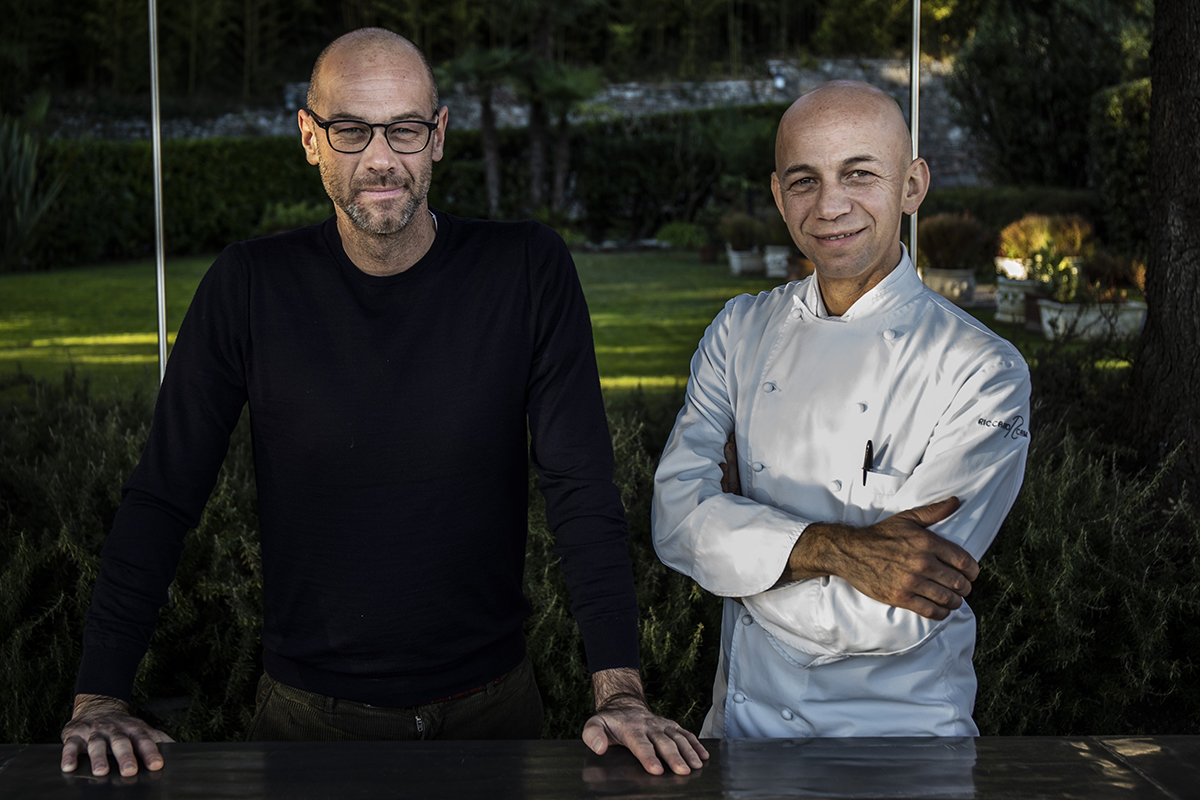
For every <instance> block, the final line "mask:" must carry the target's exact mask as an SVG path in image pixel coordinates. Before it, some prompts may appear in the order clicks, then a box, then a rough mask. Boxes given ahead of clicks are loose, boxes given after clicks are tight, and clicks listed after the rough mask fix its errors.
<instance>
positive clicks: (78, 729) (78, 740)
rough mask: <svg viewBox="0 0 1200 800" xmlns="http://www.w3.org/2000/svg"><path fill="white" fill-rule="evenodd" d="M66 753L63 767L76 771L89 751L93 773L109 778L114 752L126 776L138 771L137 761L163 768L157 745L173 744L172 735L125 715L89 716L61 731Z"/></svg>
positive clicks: (77, 718)
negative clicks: (110, 758)
mask: <svg viewBox="0 0 1200 800" xmlns="http://www.w3.org/2000/svg"><path fill="white" fill-rule="evenodd" d="M62 740H63V750H62V760H61V761H60V767H61V769H62V771H63V772H74V771H75V770H76V769H78V767H79V762H80V760H81V758H82V757H83V754H84V753H85V752H86V753H87V757H88V760H89V762H90V764H91V769H92V774H93V775H96V776H103V775H107V774H108V772H109V763H108V754H109V752H110V751H111V752H112V756H113V759H114V760H115V761H116V762H117V770H118V771H119V772H120V774H121V775H122V776H124V777H131V776H133V775H136V774H137V772H138V761H139V759H140V760H141V762H142V763H144V764H145V765H146V768H147V769H149V770H151V771H154V770H160V769H162V767H163V756H162V753H161V752H160V751H159V749H158V746H157V744H156V743H157V742H172V741H174V740H173V739H172V738H171V737H170V736H168V735H167V734H165V733H163V732H162V731H159V730H156V729H154V728H151V727H150V726H149V725H147V724H145V723H144V722H142V721H141V720H140V719H137V718H136V717H131V716H129V715H128V714H125V713H124V712H118V713H101V714H87V713H84V714H83V715H81V716H79V717H76V718H74V719H72V720H71V722H69V723H67V726H66V727H65V728H63V732H62Z"/></svg>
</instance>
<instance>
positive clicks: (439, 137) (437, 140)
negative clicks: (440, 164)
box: [429, 106, 450, 161]
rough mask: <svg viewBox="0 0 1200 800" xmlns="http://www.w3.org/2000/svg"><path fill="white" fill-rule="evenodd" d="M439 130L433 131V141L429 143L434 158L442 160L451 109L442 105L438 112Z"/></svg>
mask: <svg viewBox="0 0 1200 800" xmlns="http://www.w3.org/2000/svg"><path fill="white" fill-rule="evenodd" d="M437 123H438V126H437V130H435V131H434V132H433V141H432V142H430V143H429V149H430V150H431V151H432V155H433V160H434V161H441V160H442V154H443V153H444V151H445V147H446V128H447V127H448V126H449V125H450V109H448V108H446V106H442V107H441V109H439V110H438V113H437Z"/></svg>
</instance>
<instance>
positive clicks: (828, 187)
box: [816, 182, 852, 219]
mask: <svg viewBox="0 0 1200 800" xmlns="http://www.w3.org/2000/svg"><path fill="white" fill-rule="evenodd" d="M851 207H852V203H851V202H850V196H849V195H848V194H847V193H846V189H845V187H844V186H842V185H840V184H838V183H837V182H833V183H822V184H821V188H820V189H819V190H818V194H817V209H816V210H817V216H819V217H820V218H821V219H837V218H838V217H840V216H842V215H843V214H849V213H850V209H851Z"/></svg>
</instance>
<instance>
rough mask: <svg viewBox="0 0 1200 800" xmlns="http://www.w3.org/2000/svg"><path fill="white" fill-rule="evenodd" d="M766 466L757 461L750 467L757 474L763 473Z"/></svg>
mask: <svg viewBox="0 0 1200 800" xmlns="http://www.w3.org/2000/svg"><path fill="white" fill-rule="evenodd" d="M766 466H767V465H766V464H764V463H762V462H761V461H755V462H754V463H753V464H751V465H750V469H752V470H754V471H755V472H762V471H763V470H764V469H766Z"/></svg>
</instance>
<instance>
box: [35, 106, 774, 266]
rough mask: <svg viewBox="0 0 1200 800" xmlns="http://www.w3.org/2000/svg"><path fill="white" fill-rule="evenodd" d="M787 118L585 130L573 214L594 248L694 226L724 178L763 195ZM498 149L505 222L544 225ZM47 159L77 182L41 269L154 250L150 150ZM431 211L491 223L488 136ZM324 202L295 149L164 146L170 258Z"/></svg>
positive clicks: (461, 162) (454, 165)
mask: <svg viewBox="0 0 1200 800" xmlns="http://www.w3.org/2000/svg"><path fill="white" fill-rule="evenodd" d="M782 113H783V107H782V106H778V105H764V106H757V107H752V108H739V109H715V110H708V111H696V112H681V113H676V114H662V115H655V116H650V117H644V118H640V119H619V120H610V121H594V122H589V123H585V124H581V125H576V126H575V128H574V130H573V134H572V159H573V160H572V181H571V187H572V189H571V195H572V196H571V198H570V201H569V207H570V208H571V209H572V211H571V216H572V217H574V218H576V219H577V220H578V222H579V223H580V224H582V226H583V227H584V229H585V230H586V231H587V233H588V235H589V237H591V238H592V239H600V238H603V237H604V236H607V235H616V236H618V237H622V238H636V237H644V236H650V235H652V234H653V232H654V231H655V230H657V229H658V227H659V226H660V225H661V224H662V223H663V222H668V221H683V222H691V221H692V220H693V219H694V217H695V215H696V213H697V212H698V211H699V210H700V209H701V208H703V207H704V205H705V204H706V203H707V202H708V201H709V200H710V198H712V197H713V196H714V193H716V192H718V187H719V186H720V185H721V183H722V180H723V179H724V181H725V182H726V183H728V182H729V181H730V180H732V181H733V183H735V184H739V183H743V182H744V183H747V184H751V185H753V186H756V187H758V188H759V189H760V191H761V192H763V193H764V194H765V193H766V192H767V189H768V186H769V178H770V174H771V170H772V169H773V153H774V146H773V144H772V142H773V137H774V129H775V124H776V122H777V121H778V119H779V116H780V115H781V114H782ZM499 141H500V160H501V172H502V176H501V180H502V195H501V209H502V216H503V217H504V218H505V219H520V218H525V217H528V216H531V215H533V214H535V213H540V212H541V211H542V210H541V209H529V208H528V203H527V201H526V197H527V195H528V192H527V187H528V169H527V164H528V151H527V144H528V143H527V134H526V132H525V131H524V130H516V129H513V130H502V131H500V132H499ZM44 158H45V159H47V166H48V167H49V172H48V174H52V173H53V172H54V170H55V169H56V168H60V167H61V166H62V165H67V166H68V169H69V171H70V180H69V182H68V184H67V188H66V190H65V191H64V192H63V193H62V194H61V195H60V196H59V198H58V200H57V202H56V203H55V204H54V206H53V207H52V209H51V211H50V213H49V214H48V220H47V221H46V223H45V224H46V230H45V231H44V234H45V235H44V237H43V238H42V245H41V246H40V247H39V248H38V252H37V253H35V254H34V259H35V262H36V264H37V266H39V267H49V266H54V267H65V266H70V265H75V264H88V263H94V262H97V261H102V260H105V259H112V258H132V257H139V256H144V255H147V254H149V253H151V252H153V246H154V210H153V186H152V164H151V146H150V143H149V142H109V141H94V140H78V141H67V140H54V141H51V142H49V143H48V144H47V147H46V148H45V150H44ZM724 199H725V200H728V199H729V198H728V196H726V197H724ZM429 201H430V203H432V204H433V205H434V206H436V207H438V208H442V209H444V210H446V211H449V212H451V213H454V214H460V215H462V216H471V217H484V216H487V197H486V190H485V185H484V168H483V157H482V149H481V147H480V137H479V133H478V131H456V130H451V132H450V134H449V136H448V137H447V141H446V152H445V156H444V158H443V159H442V160H441V161H440V162H438V163H436V164H435V165H434V170H433V183H432V186H431V188H430V193H429ZM327 202H328V198H327V196H326V194H325V191H324V189H323V187H322V186H321V179H320V175H319V173H318V171H317V169H316V167H313V166H311V165H309V164H308V162H307V161H305V159H304V152H303V150H302V148H301V147H300V141H299V137H296V136H285V137H255V138H226V139H194V140H183V139H172V140H167V141H165V142H163V207H164V215H165V216H164V227H165V246H166V249H167V252H168V253H170V254H172V255H183V254H194V253H201V252H215V251H219V250H220V249H222V248H224V247H225V246H226V245H227V244H229V243H230V242H235V241H239V240H242V239H246V238H249V237H251V236H253V235H254V234H255V232H256V231H257V230H258V228H259V224H260V222H261V221H262V218H263V215H264V213H265V212H266V210H267V208H268V207H270V206H277V205H279V204H283V205H285V206H294V205H296V204H298V203H309V204H314V203H327Z"/></svg>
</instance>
